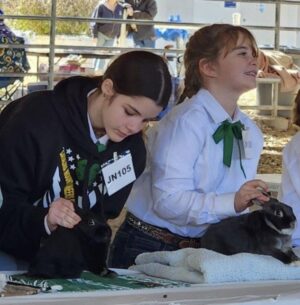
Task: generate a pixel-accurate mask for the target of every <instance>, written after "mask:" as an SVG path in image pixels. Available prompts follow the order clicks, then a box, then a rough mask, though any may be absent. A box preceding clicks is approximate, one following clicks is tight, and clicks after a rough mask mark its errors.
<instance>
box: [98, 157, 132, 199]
mask: <svg viewBox="0 0 300 305" xmlns="http://www.w3.org/2000/svg"><path fill="white" fill-rule="evenodd" d="M115 157H116V156H114V159H113V162H112V163H106V164H104V165H103V166H102V174H103V177H104V181H105V185H106V188H107V193H108V195H109V196H110V195H112V194H114V193H116V192H117V191H118V190H120V189H121V188H123V187H124V186H126V185H128V184H129V183H131V182H133V181H135V179H136V177H135V172H134V167H133V163H132V156H131V153H130V152H128V153H127V154H126V155H125V156H119V159H117V160H116V158H115Z"/></svg>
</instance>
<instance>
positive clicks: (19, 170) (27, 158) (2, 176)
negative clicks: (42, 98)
mask: <svg viewBox="0 0 300 305" xmlns="http://www.w3.org/2000/svg"><path fill="white" fill-rule="evenodd" d="M14 114H15V113H13V114H12V113H10V117H9V119H8V120H7V117H6V114H5V113H3V114H2V115H1V116H0V126H1V128H0V145H1V149H0V249H1V250H3V251H5V252H7V253H9V254H11V255H13V256H15V257H19V258H23V259H30V258H31V256H32V255H34V253H35V252H36V251H37V249H38V248H39V246H40V240H41V238H42V237H43V236H46V231H45V228H44V222H43V221H44V216H45V215H46V214H47V212H48V210H47V209H44V208H41V207H35V206H34V205H33V204H34V202H33V200H34V199H33V197H34V196H33V194H34V190H35V189H36V184H37V183H38V182H37V177H38V174H37V163H38V160H39V159H40V158H41V156H40V155H39V154H40V152H39V151H38V149H37V148H38V145H37V141H36V139H35V137H34V134H33V133H32V132H31V131H30V125H32V123H31V122H30V120H27V121H26V120H24V119H20V117H18V116H15V115H14ZM18 119H20V120H18ZM3 121H5V123H4V125H2V123H3ZM46 137H47V136H46Z"/></svg>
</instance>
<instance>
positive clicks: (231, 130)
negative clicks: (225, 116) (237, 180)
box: [213, 120, 246, 178]
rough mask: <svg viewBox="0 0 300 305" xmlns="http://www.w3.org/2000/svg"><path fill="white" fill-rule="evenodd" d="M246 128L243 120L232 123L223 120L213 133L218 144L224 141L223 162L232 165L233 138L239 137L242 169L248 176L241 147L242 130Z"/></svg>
mask: <svg viewBox="0 0 300 305" xmlns="http://www.w3.org/2000/svg"><path fill="white" fill-rule="evenodd" d="M243 129H244V125H243V124H242V123H241V121H237V122H235V123H230V122H229V121H228V120H225V121H223V122H222V124H221V125H220V126H219V127H218V128H217V130H216V131H215V132H214V134H213V139H214V141H215V143H216V144H218V143H219V142H220V141H221V140H223V141H224V147H223V163H224V164H225V165H226V166H228V167H230V165H231V159H232V150H233V140H234V138H236V139H237V144H238V148H239V158H240V166H241V170H242V172H243V174H244V176H245V178H246V174H245V171H244V168H243V164H242V154H241V147H240V140H242V139H243V136H242V130H243Z"/></svg>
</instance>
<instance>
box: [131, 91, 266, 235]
mask: <svg viewBox="0 0 300 305" xmlns="http://www.w3.org/2000/svg"><path fill="white" fill-rule="evenodd" d="M226 119H227V120H229V121H232V122H235V121H238V120H240V121H241V122H242V123H243V124H244V126H245V128H246V130H247V133H248V135H247V136H248V141H249V143H251V145H252V157H251V158H248V159H245V158H243V159H242V164H243V168H244V170H245V173H246V177H247V178H245V177H244V174H243V172H242V170H241V167H240V159H239V153H238V147H237V141H236V140H235V141H234V143H235V145H234V148H233V156H232V163H231V167H230V168H229V167H227V166H225V165H224V164H223V141H221V142H220V143H218V144H216V143H215V142H214V140H213V138H212V135H213V134H214V132H215V131H216V129H217V128H218V127H219V126H220V123H221V122H223V121H224V120H226ZM262 148H263V136H262V133H261V131H260V130H259V128H258V127H257V126H256V124H255V123H254V122H253V121H252V120H251V119H250V118H249V117H248V116H246V115H245V114H244V113H242V112H241V111H240V110H239V109H238V108H237V109H236V113H235V116H234V119H233V120H232V119H231V118H230V116H229V115H228V113H227V112H226V111H225V110H224V109H223V108H222V106H221V105H220V104H219V103H218V102H217V100H215V99H214V97H213V96H212V95H211V94H210V93H209V92H208V91H207V90H204V89H202V90H200V91H199V92H198V93H197V94H196V95H195V96H193V97H192V98H191V99H189V100H187V101H185V102H184V103H182V104H181V105H179V106H176V107H175V108H174V109H173V110H172V111H171V112H170V113H168V114H167V115H166V116H165V117H164V118H163V119H162V120H161V121H160V123H159V128H157V129H153V130H150V134H149V140H148V150H149V152H148V158H149V159H148V166H147V168H146V170H145V171H144V173H143V174H142V175H141V177H139V178H138V179H137V181H136V182H135V183H134V187H133V190H132V192H131V194H130V197H129V199H128V201H127V208H128V210H129V211H130V212H131V213H133V214H134V215H135V216H137V217H138V218H140V219H141V220H143V221H145V222H147V223H150V224H153V225H156V226H159V227H162V228H167V229H169V230H170V231H172V232H173V233H176V234H180V235H182V236H190V237H198V236H201V235H203V233H204V231H205V230H206V228H207V226H208V224H210V223H215V222H218V221H220V220H221V219H223V218H226V217H229V216H232V215H236V212H235V210H234V196H235V192H236V191H238V190H239V188H240V187H241V185H242V184H243V183H245V182H246V181H248V180H251V179H254V178H255V176H256V170H257V165H258V161H259V157H260V153H261V151H262ZM149 166H151V171H150V167H149Z"/></svg>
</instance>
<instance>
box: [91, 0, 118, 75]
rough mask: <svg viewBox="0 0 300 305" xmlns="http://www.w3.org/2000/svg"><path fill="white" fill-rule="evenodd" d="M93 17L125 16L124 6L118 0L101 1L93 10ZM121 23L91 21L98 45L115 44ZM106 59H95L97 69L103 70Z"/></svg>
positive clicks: (110, 45) (108, 45) (107, 45)
mask: <svg viewBox="0 0 300 305" xmlns="http://www.w3.org/2000/svg"><path fill="white" fill-rule="evenodd" d="M92 18H116V19H122V18H123V6H122V5H121V4H119V3H118V1H117V0H106V1H103V0H102V1H100V2H99V3H98V5H97V6H96V8H95V10H94V11H93V14H92ZM120 30H121V24H120V23H97V22H92V23H91V31H92V35H93V37H94V38H97V42H96V44H97V46H98V47H112V46H114V44H115V42H116V39H117V37H119V36H120ZM104 66H105V60H104V59H99V58H98V59H96V60H95V70H99V69H101V70H103V68H104Z"/></svg>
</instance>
